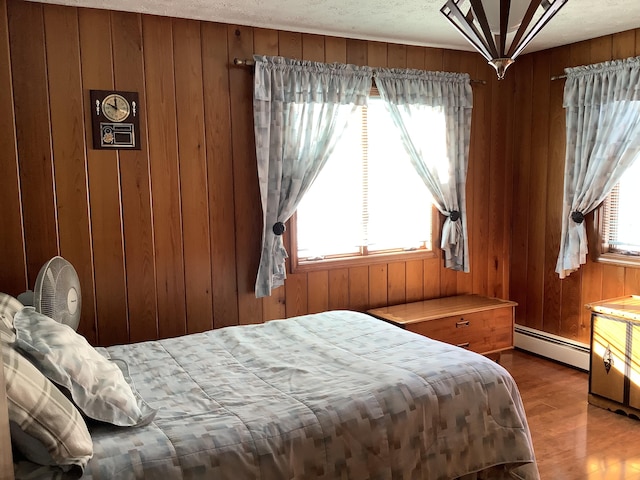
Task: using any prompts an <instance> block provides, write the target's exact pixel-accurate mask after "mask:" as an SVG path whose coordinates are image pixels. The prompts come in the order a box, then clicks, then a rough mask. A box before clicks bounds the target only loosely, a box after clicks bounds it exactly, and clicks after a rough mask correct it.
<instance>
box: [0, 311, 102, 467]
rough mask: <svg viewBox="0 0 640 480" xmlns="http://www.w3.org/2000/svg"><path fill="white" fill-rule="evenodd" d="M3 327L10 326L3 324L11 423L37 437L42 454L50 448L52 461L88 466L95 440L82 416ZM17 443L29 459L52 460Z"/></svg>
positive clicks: (41, 461)
mask: <svg viewBox="0 0 640 480" xmlns="http://www.w3.org/2000/svg"><path fill="white" fill-rule="evenodd" d="M2 323H3V322H0V324H2ZM3 327H6V325H4V326H3V325H0V331H2V333H3V335H2V337H3V341H2V342H0V349H1V350H2V360H3V364H4V378H5V383H6V390H7V400H8V405H9V421H10V423H11V424H12V426H13V427H19V429H20V430H21V431H22V432H24V433H25V434H27V435H28V436H30V437H32V438H33V439H35V440H37V441H38V442H39V443H40V444H41V448H39V453H40V452H43V451H45V450H46V451H47V452H48V454H49V455H50V456H51V459H50V460H49V461H50V463H52V464H56V465H60V466H62V467H63V468H65V470H67V469H69V468H71V467H73V466H77V467H80V468H81V469H84V467H85V466H86V464H87V462H88V461H89V459H90V458H91V457H92V455H93V443H92V441H91V436H90V435H89V431H88V430H87V426H86V424H85V422H84V420H83V418H82V416H81V415H80V413H79V412H78V409H77V408H76V407H75V406H74V405H73V404H72V403H71V401H70V400H69V399H67V397H65V396H64V395H63V394H62V393H61V392H60V390H58V388H56V386H55V385H53V383H51V382H50V381H49V380H48V379H47V378H46V377H45V376H44V375H43V374H42V373H41V372H40V371H39V370H38V369H37V368H36V367H34V366H33V365H32V364H31V362H29V361H28V360H27V359H26V358H25V357H23V356H22V355H20V353H18V352H17V351H16V350H15V349H14V348H13V347H12V346H11V345H9V344H7V343H6V341H5V338H6V337H5V335H4V334H6V333H7V332H6V328H3ZM14 440H15V439H14ZM17 446H18V449H19V450H21V451H22V453H23V454H24V455H25V457H27V459H29V460H31V461H33V462H37V463H49V462H47V461H45V460H43V459H42V455H40V454H39V453H34V452H33V451H25V450H24V449H21V448H20V445H17Z"/></svg>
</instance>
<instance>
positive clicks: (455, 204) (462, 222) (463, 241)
mask: <svg viewBox="0 0 640 480" xmlns="http://www.w3.org/2000/svg"><path fill="white" fill-rule="evenodd" d="M374 76H375V82H376V86H377V87H378V90H379V91H380V95H381V97H382V99H383V100H384V101H385V103H386V105H387V108H388V110H389V112H390V113H391V115H392V117H393V120H394V123H395V124H396V126H397V127H398V128H399V130H400V132H401V134H402V140H403V143H404V146H405V149H406V150H407V152H408V154H409V156H410V158H411V162H412V163H413V166H414V167H415V169H416V171H417V172H418V174H419V175H420V177H421V178H422V180H423V181H424V183H425V185H426V186H427V188H428V189H429V191H430V192H431V195H432V196H433V199H434V202H435V204H436V206H437V208H438V210H439V211H440V213H442V214H443V215H444V216H445V217H446V219H445V221H444V225H443V227H442V240H441V244H440V247H441V248H442V250H444V252H445V266H446V267H447V268H451V269H453V270H460V271H464V272H468V271H469V245H468V235H467V212H466V193H465V192H466V188H465V186H466V179H467V165H468V162H469V144H470V138H471V109H472V107H473V94H472V91H471V83H470V80H469V75H468V74H458V73H445V72H425V71H422V70H400V69H376V71H375V74H374ZM434 113H436V114H438V113H444V119H445V125H444V130H445V132H446V135H445V136H446V145H443V148H442V149H441V150H439V149H438V148H437V146H434V145H433V144H429V143H428V142H426V141H425V138H427V136H426V135H425V130H424V129H425V128H431V127H430V123H429V122H428V121H425V119H426V118H428V117H429V115H433V114H434Z"/></svg>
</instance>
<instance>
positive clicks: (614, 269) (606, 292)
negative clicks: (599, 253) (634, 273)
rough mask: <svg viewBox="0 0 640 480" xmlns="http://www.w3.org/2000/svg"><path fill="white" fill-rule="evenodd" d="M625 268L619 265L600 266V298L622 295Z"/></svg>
mask: <svg viewBox="0 0 640 480" xmlns="http://www.w3.org/2000/svg"><path fill="white" fill-rule="evenodd" d="M625 270H626V269H625V268H624V267H621V266H619V265H608V264H604V265H603V266H602V294H601V295H600V296H601V297H602V298H616V297H621V296H623V295H624V275H625Z"/></svg>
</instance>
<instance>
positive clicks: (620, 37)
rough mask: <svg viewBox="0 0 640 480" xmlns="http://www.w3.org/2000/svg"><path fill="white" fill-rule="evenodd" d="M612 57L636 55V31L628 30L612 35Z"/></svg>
mask: <svg viewBox="0 0 640 480" xmlns="http://www.w3.org/2000/svg"><path fill="white" fill-rule="evenodd" d="M611 41H612V46H611V58H612V59H614V58H616V59H621V58H629V57H633V56H635V55H636V32H635V30H627V31H626V32H620V33H616V34H614V35H613V36H612V39H611Z"/></svg>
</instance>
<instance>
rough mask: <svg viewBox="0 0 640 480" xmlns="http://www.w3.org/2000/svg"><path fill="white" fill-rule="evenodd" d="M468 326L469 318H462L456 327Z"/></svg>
mask: <svg viewBox="0 0 640 480" xmlns="http://www.w3.org/2000/svg"><path fill="white" fill-rule="evenodd" d="M468 326H469V320H460V321H459V322H456V328H461V327H468Z"/></svg>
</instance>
